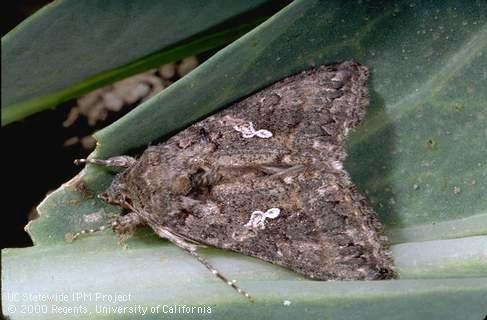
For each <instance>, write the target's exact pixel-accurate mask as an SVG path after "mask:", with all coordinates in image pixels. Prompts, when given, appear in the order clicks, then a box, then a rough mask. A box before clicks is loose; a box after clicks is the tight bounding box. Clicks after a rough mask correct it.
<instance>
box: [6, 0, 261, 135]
mask: <svg viewBox="0 0 487 320" xmlns="http://www.w3.org/2000/svg"><path fill="white" fill-rule="evenodd" d="M268 1H269V0H252V1H235V2H231V3H228V2H225V6H224V7H223V8H222V4H223V2H222V1H221V0H220V1H219V0H212V1H205V2H204V3H203V2H199V1H152V0H150V1H135V2H126V1H116V0H111V1H101V2H100V1H74V0H71V1H69V0H65V1H57V2H55V3H51V4H49V5H47V6H46V7H44V8H43V9H41V10H39V11H38V12H37V13H36V14H34V15H33V16H31V17H29V18H28V19H27V20H26V21H24V22H23V23H22V24H20V25H19V26H18V27H16V28H15V29H14V30H13V31H11V32H9V33H8V34H7V35H6V36H5V37H3V38H2V79H3V81H2V126H3V125H6V124H9V123H11V122H13V121H16V120H20V119H23V118H24V117H27V116H29V115H32V114H34V113H36V112H39V111H43V110H46V109H49V108H52V107H54V106H56V105H58V104H60V103H62V102H65V101H67V100H70V99H72V98H76V97H78V96H80V95H82V94H84V93H87V92H90V91H92V90H94V89H96V88H98V87H101V86H103V85H106V84H109V83H112V82H115V81H116V80H120V79H123V78H125V77H127V76H130V75H133V74H135V73H139V72H141V71H144V70H148V69H151V68H155V67H157V66H160V65H161V64H164V63H167V62H172V61H176V60H179V59H181V58H183V57H186V56H190V55H195V54H198V53H201V52H204V51H208V50H210V49H214V48H218V47H222V46H224V45H226V44H227V43H229V42H231V41H233V40H235V39H237V38H238V37H240V36H241V35H242V34H244V33H245V32H247V31H249V30H251V29H252V28H253V27H255V26H256V25H257V24H258V23H260V22H262V20H263V19H262V18H256V17H254V16H252V15H249V16H248V17H244V18H240V19H239V20H238V24H237V25H235V23H233V24H232V23H231V21H233V20H235V21H237V18H236V17H237V16H239V15H240V16H242V14H244V13H246V12H249V11H251V10H252V9H255V8H256V7H258V6H259V5H262V4H263V3H265V2H268ZM232 19H233V20H232ZM246 20H250V21H246ZM222 23H225V25H226V26H227V27H226V28H225V29H223V30H222V28H218V25H221V24H222ZM90 26H93V27H92V28H90ZM215 26H216V27H215Z"/></svg>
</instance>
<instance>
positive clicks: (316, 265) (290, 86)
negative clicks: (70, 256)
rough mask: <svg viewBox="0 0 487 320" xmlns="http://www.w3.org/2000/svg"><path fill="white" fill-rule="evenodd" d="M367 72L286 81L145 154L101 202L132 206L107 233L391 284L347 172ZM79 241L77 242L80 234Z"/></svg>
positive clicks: (379, 234)
mask: <svg viewBox="0 0 487 320" xmlns="http://www.w3.org/2000/svg"><path fill="white" fill-rule="evenodd" d="M367 78H368V70H367V68H366V67H365V66H362V65H360V64H359V63H357V62H354V61H346V62H343V63H338V64H332V65H325V66H320V67H317V68H314V69H310V70H307V71H304V72H301V73H299V74H296V75H293V76H290V77H288V78H285V79H283V80H281V81H279V82H277V83H275V84H273V85H271V86H269V87H267V88H265V89H264V90H262V91H259V92H256V93H254V94H252V95H251V96H249V97H247V98H246V99H243V100H242V101H240V102H237V103H235V104H233V105H231V106H230V107H228V108H226V109H224V110H223V111H220V112H218V113H216V114H214V115H212V116H210V117H208V118H206V119H204V120H202V121H200V122H198V123H196V124H194V125H192V126H190V127H188V128H187V129H186V130H184V131H182V132H180V133H178V134H176V135H175V136H173V137H171V138H170V139H168V140H167V141H166V142H164V143H162V144H159V145H156V146H151V147H149V148H147V149H146V150H145V151H144V153H143V154H142V155H141V156H140V157H139V158H138V159H137V160H135V159H134V158H131V157H126V156H121V157H114V158H111V159H108V160H95V159H92V160H83V161H81V162H89V163H96V164H100V165H107V166H113V167H120V168H124V169H125V170H124V171H123V172H121V173H119V174H117V175H116V176H115V178H114V180H113V182H112V184H111V186H110V187H109V188H108V190H106V192H105V193H103V194H102V195H101V197H102V198H103V199H105V200H106V201H108V202H110V203H116V204H119V205H121V206H122V207H124V208H127V209H128V210H129V213H127V214H125V215H123V216H120V217H118V218H117V219H115V220H114V221H113V222H112V224H111V227H112V229H113V230H114V231H115V232H116V233H118V234H120V235H125V234H130V233H132V232H133V231H134V230H135V228H136V227H138V226H149V227H150V228H152V230H154V232H156V233H157V234H158V235H159V236H160V237H162V238H165V239H168V240H170V241H171V242H173V243H174V244H176V245H177V246H179V247H181V248H183V249H185V250H187V251H189V252H190V253H192V254H193V255H194V256H196V257H197V258H198V260H200V262H202V263H203V264H205V266H207V267H208V268H209V269H210V270H211V271H212V272H213V273H214V274H215V275H217V276H218V277H220V278H221V279H223V280H224V281H225V282H227V283H228V284H229V285H231V286H233V287H234V288H235V289H236V290H237V291H239V292H240V293H242V294H245V295H246V296H248V294H247V293H246V292H244V291H243V290H241V289H240V288H238V287H237V286H236V285H235V284H234V283H233V282H231V281H228V280H227V279H226V278H225V277H223V276H222V275H221V274H219V273H218V271H216V270H215V269H214V268H213V267H212V266H211V265H209V264H208V262H207V261H206V260H204V259H203V258H202V257H200V256H199V255H198V253H197V248H198V244H204V245H209V246H214V247H218V248H222V249H228V250H233V251H236V252H239V253H242V254H245V255H248V256H253V257H257V258H259V259H262V260H265V261H269V262H272V263H275V264H277V265H280V266H283V267H285V268H289V269H292V270H294V271H296V272H298V273H301V274H303V275H305V276H307V277H309V278H312V279H319V280H352V279H355V280H358V279H369V280H373V279H389V278H394V277H395V276H396V274H395V272H394V270H393V263H392V258H391V256H390V253H389V252H388V251H387V242H386V241H387V239H386V237H385V236H384V233H383V228H382V225H381V223H380V222H379V221H378V219H377V217H376V216H375V214H374V211H373V209H372V208H371V207H370V206H369V205H368V204H367V201H366V199H365V197H364V196H363V195H362V194H361V193H360V192H359V191H358V190H357V188H356V187H355V185H354V184H353V183H352V182H351V180H350V177H349V175H348V173H347V172H346V171H345V170H344V168H343V161H344V160H345V158H346V156H347V154H346V150H345V145H344V142H345V138H346V137H347V135H348V134H349V132H350V131H351V130H352V129H353V128H355V127H356V126H357V125H358V124H359V123H360V121H361V120H362V118H363V117H364V115H365V113H366V108H367V106H368V90H367ZM79 234H80V233H78V234H76V235H74V237H77V236H78V235H79Z"/></svg>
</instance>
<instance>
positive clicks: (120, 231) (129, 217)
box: [110, 211, 143, 244]
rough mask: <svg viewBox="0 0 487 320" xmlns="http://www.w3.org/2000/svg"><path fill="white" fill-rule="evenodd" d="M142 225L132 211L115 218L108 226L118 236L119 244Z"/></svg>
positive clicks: (140, 220) (138, 217)
mask: <svg viewBox="0 0 487 320" xmlns="http://www.w3.org/2000/svg"><path fill="white" fill-rule="evenodd" d="M142 224H143V222H142V219H141V218H140V216H139V215H138V214H137V213H136V212H134V211H132V212H129V213H127V214H126V215H123V216H117V217H116V218H114V219H112V221H111V222H110V226H111V227H112V230H113V232H115V233H116V234H117V235H118V236H119V242H120V243H121V244H122V243H124V242H125V241H126V240H127V239H128V238H130V237H131V236H132V235H133V234H134V232H135V230H136V229H137V227H138V226H140V225H142Z"/></svg>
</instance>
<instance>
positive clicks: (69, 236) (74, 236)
mask: <svg viewBox="0 0 487 320" xmlns="http://www.w3.org/2000/svg"><path fill="white" fill-rule="evenodd" d="M110 227H111V226H110V225H108V224H106V225H102V226H100V227H98V228H96V229H84V230H80V231H78V232H76V233H71V232H68V233H66V234H65V235H64V239H65V240H66V241H67V242H73V241H74V240H76V239H78V238H79V237H80V236H81V235H83V234H88V233H95V232H100V231H105V230H107V229H109V228H110Z"/></svg>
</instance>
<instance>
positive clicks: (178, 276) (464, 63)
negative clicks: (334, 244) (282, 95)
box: [2, 0, 487, 319]
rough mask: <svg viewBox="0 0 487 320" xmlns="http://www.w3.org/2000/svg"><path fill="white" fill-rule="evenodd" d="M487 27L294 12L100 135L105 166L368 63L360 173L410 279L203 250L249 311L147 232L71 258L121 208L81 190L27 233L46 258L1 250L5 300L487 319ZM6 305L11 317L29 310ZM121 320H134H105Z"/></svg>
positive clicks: (101, 179)
mask: <svg viewBox="0 0 487 320" xmlns="http://www.w3.org/2000/svg"><path fill="white" fill-rule="evenodd" d="M486 17H487V4H486V3H485V2H468V3H467V2H463V1H442V2H427V3H426V2H421V3H419V2H418V3H415V2H411V1H399V2H396V3H391V2H388V1H384V2H372V3H368V2H367V3H364V2H360V3H355V2H354V3H352V2H344V1H338V0H337V1H328V2H323V1H311V0H307V1H304V0H303V1H295V2H293V3H292V4H291V5H289V6H288V7H286V8H285V9H283V10H281V11H280V12H279V13H278V14H276V15H275V16H273V17H272V18H270V19H269V20H267V21H266V22H264V23H263V24H262V25H260V26H259V27H257V28H256V29H255V30H253V31H252V32H250V33H248V34H246V35H245V36H243V37H242V38H240V39H238V40H237V41H235V42H234V43H233V44H231V45H230V46H228V47H226V48H225V49H223V50H221V51H220V52H219V53H218V54H216V55H215V56H214V57H212V58H211V59H210V60H208V61H207V62H205V63H204V64H202V65H200V66H199V67H198V68H197V69H195V70H194V71H193V72H192V73H190V74H189V75H188V76H186V77H185V78H183V79H182V80H180V81H178V82H177V83H175V84H174V85H172V86H171V87H169V88H168V89H166V90H165V91H164V92H163V93H161V94H160V95H158V96H156V97H154V98H152V99H151V100H148V101H146V102H145V103H143V104H142V105H140V106H139V107H138V108H136V109H135V110H133V111H132V112H131V113H129V114H128V115H127V116H126V117H124V118H123V119H121V120H120V121H118V122H116V123H115V124H113V125H111V126H109V127H107V128H105V129H104V130H102V131H100V132H98V133H97V134H96V138H97V139H98V142H99V146H98V147H97V150H96V151H95V153H94V155H93V156H95V157H108V156H111V155H116V154H123V153H126V152H127V151H128V150H131V149H133V148H136V147H140V146H144V145H147V144H148V143H149V142H150V141H152V140H155V139H158V138H160V137H163V136H167V135H169V134H171V133H173V132H175V131H177V130H179V129H181V128H183V127H184V126H186V125H188V124H189V123H191V122H193V121H195V120H196V119H199V118H202V117H204V116H205V115H206V114H208V113H209V112H213V111H215V110H217V109H219V108H222V107H224V106H226V105H228V104H229V103H231V102H233V101H235V100H237V99H239V98H241V97H243V96H246V95H248V94H250V93H252V92H254V91H256V90H258V89H260V88H262V87H264V86H266V85H267V84H270V83H272V82H274V81H276V80H278V79H281V78H282V77H284V76H287V75H289V74H292V73H294V72H296V71H299V70H302V69H304V68H307V67H309V66H311V65H318V64H324V63H330V62H333V61H339V60H347V59H355V60H358V61H360V62H361V63H363V64H365V65H367V66H368V67H369V68H370V72H371V83H370V91H371V105H370V109H369V114H368V116H367V118H366V120H365V121H364V123H363V125H362V126H361V127H360V128H359V129H358V130H357V131H356V132H355V133H354V134H353V136H352V138H351V139H350V140H349V150H350V157H349V160H348V161H347V164H346V167H347V169H348V170H349V171H350V172H351V175H352V180H353V181H355V182H356V183H357V184H358V186H359V188H360V189H361V190H363V191H364V192H366V194H367V195H368V198H369V199H370V200H371V202H372V203H373V205H374V207H375V209H376V211H377V212H378V213H379V215H380V218H381V219H382V221H383V222H384V223H385V226H386V229H387V232H388V234H389V236H390V238H391V240H392V242H393V243H394V245H393V246H392V248H391V250H392V252H393V256H394V258H395V262H396V265H397V268H398V271H399V273H400V276H401V279H400V280H393V281H376V282H358V281H352V282H318V281H309V280H305V279H303V278H301V277H299V276H298V275H297V274H295V273H292V272H290V271H288V270H283V269H282V268H279V267H276V266H273V265H271V264H269V263H265V262H262V261H259V260H257V259H253V258H249V257H244V256H241V255H238V254H233V253H228V252H223V251H221V250H216V249H211V250H205V251H204V252H203V254H204V255H205V256H207V257H208V258H209V260H210V261H211V262H212V263H213V264H214V265H216V266H218V268H219V269H221V271H222V272H224V273H225V274H227V275H228V276H229V277H231V278H235V279H238V280H239V285H240V286H241V287H243V288H245V289H247V290H248V291H249V292H250V293H251V294H253V295H254V297H255V300H256V302H255V303H254V304H250V303H249V302H247V301H246V300H245V299H243V298H242V297H240V296H238V295H237V294H235V293H233V292H231V289H229V288H228V287H227V286H225V285H223V284H221V283H220V281H218V280H216V279H215V278H214V277H213V276H212V275H211V274H210V273H208V272H207V271H206V270H205V268H204V267H203V266H201V265H200V264H199V263H198V262H197V261H194V259H191V257H190V256H189V255H187V254H186V253H185V252H182V251H180V250H178V249H177V248H175V247H174V246H172V245H170V244H168V243H167V242H165V241H163V240H160V239H158V238H157V237H155V236H154V235H153V234H151V233H150V232H148V231H147V230H145V231H141V232H139V233H137V235H136V236H135V237H134V238H132V239H131V240H129V242H128V248H127V249H125V250H124V249H122V248H121V247H120V246H118V245H117V241H116V238H115V237H114V236H113V235H111V233H109V232H105V233H103V234H98V235H92V236H87V237H85V238H82V239H80V240H79V241H76V242H75V243H73V244H66V243H65V242H64V240H63V239H64V234H65V233H67V232H73V231H76V230H80V229H85V228H90V227H95V226H97V225H100V224H101V223H100V221H105V220H106V219H107V216H109V215H110V214H112V213H116V212H117V210H118V209H116V208H114V207H111V206H108V205H105V204H103V203H102V202H101V201H99V200H96V198H95V197H91V198H90V197H87V196H86V195H85V196H83V195H81V194H79V193H78V192H76V191H75V188H74V184H75V181H71V183H68V184H66V185H64V186H62V187H61V188H60V189H58V190H57V191H56V192H54V193H53V194H51V195H50V196H49V197H48V198H46V200H45V201H44V202H43V203H42V204H41V205H40V206H39V211H40V212H41V217H40V218H39V219H37V220H35V221H33V222H32V223H31V224H30V225H29V232H30V233H31V235H32V237H33V239H34V241H35V244H36V245H35V246H34V247H33V248H28V249H9V250H7V251H4V252H3V255H4V263H3V266H2V271H3V273H2V280H3V287H2V290H3V291H2V293H3V294H2V296H3V297H5V293H8V292H12V291H15V292H33V293H37V292H39V291H41V289H42V290H44V291H42V292H45V293H48V294H52V293H56V292H60V291H65V292H73V291H75V292H96V291H105V292H106V293H110V294H118V293H120V294H128V293H131V294H132V295H133V297H134V298H133V300H132V301H130V303H131V304H141V305H143V306H152V307H156V306H157V305H158V304H160V305H161V306H162V305H164V304H168V305H173V304H181V305H183V304H186V305H207V306H208V305H210V306H212V308H214V309H213V310H214V313H213V314H211V315H210V316H209V315H203V316H202V315H197V314H193V315H189V317H194V318H201V317H203V318H204V317H207V318H225V319H228V318H237V317H239V315H241V314H246V315H248V317H249V318H279V319H287V318H289V319H295V318H297V317H299V318H303V319H305V318H310V319H315V318H323V319H411V318H414V319H482V318H483V317H485V313H486V309H485V301H487V256H486V254H485V248H486V247H487V210H486V209H487V198H486V197H485V194H487V160H486V157H485V155H486V154H487V149H486V148H487V147H486V144H485V141H487V139H486V138H487V131H485V120H486V119H487V92H486V91H485V88H486V87H487V78H486V77H485V70H487V59H485V50H486V48H487V22H486V21H487V19H486ZM77 179H82V180H83V181H85V183H86V184H87V185H88V187H89V189H90V191H91V193H93V194H96V193H97V192H100V191H101V190H103V189H104V188H105V187H106V186H107V185H108V184H109V183H110V179H111V175H110V174H109V173H108V172H106V171H103V170H102V169H100V168H94V167H88V168H86V169H84V170H83V171H82V172H81V174H80V176H79V177H78V178H77ZM101 209H103V210H101ZM87 215H88V216H87ZM93 217H97V219H98V220H96V221H93V220H94V219H93ZM88 218H89V219H88ZM17 272H18V273H19V274H22V275H23V276H22V278H19V276H18V273H17ZM86 275H90V277H87V276H86ZM87 278H88V279H87ZM33 284H34V285H33ZM286 300H288V301H289V302H290V303H291V304H290V305H288V306H285V305H284V301H286ZM3 301H4V308H6V307H5V305H8V304H14V305H16V306H17V305H18V304H15V303H13V302H9V301H6V300H5V298H4V300H3ZM5 301H6V302H5ZM94 304H95V303H94V302H89V303H88V302H86V303H84V305H86V306H90V308H92V307H93V306H94ZM68 305H70V306H72V305H75V303H74V302H72V301H70V302H69V303H68ZM120 305H127V303H121V304H120ZM11 316H12V318H14V314H12V313H11ZM54 316H55V315H53V317H54ZM120 316H122V317H127V318H132V317H133V315H130V314H123V315H113V314H112V315H109V316H107V317H111V318H120ZM166 316H174V317H186V314H184V315H181V314H170V315H167V314H166ZM160 317H161V315H160V314H159V315H150V316H149V318H160ZM18 318H22V317H21V316H19V317H18Z"/></svg>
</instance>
